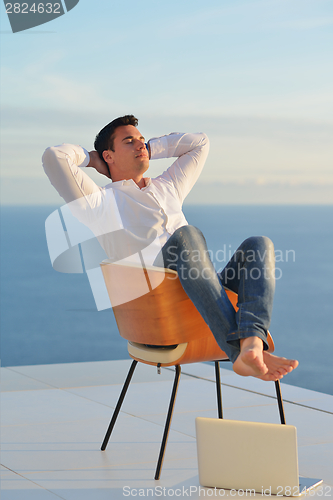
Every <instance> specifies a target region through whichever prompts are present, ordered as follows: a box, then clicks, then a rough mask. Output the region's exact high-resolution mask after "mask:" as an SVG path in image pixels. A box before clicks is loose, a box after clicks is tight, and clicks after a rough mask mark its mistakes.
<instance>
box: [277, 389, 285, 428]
mask: <svg viewBox="0 0 333 500" xmlns="http://www.w3.org/2000/svg"><path fill="white" fill-rule="evenodd" d="M275 389H276V397H277V400H278V406H279V412H280V420H281V424H285V423H286V417H285V414H284V408H283V401H282V394H281V385H280V380H276V381H275Z"/></svg>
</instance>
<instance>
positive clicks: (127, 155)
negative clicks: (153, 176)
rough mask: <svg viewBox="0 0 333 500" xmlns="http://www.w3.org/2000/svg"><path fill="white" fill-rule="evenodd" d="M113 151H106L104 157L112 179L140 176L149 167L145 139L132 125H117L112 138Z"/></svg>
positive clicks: (135, 178)
mask: <svg viewBox="0 0 333 500" xmlns="http://www.w3.org/2000/svg"><path fill="white" fill-rule="evenodd" d="M113 149H114V151H110V150H109V151H107V152H104V153H106V158H104V159H105V160H106V161H107V163H108V164H109V167H110V171H111V176H112V179H113V180H114V181H116V180H122V179H134V180H135V181H136V180H137V179H139V178H141V177H142V175H143V174H144V172H146V170H147V169H148V167H149V155H148V151H147V149H146V146H145V139H144V137H143V136H142V134H141V133H140V132H139V131H138V129H137V128H135V127H134V126H133V125H125V126H122V127H118V128H117V129H116V131H115V135H114V140H113Z"/></svg>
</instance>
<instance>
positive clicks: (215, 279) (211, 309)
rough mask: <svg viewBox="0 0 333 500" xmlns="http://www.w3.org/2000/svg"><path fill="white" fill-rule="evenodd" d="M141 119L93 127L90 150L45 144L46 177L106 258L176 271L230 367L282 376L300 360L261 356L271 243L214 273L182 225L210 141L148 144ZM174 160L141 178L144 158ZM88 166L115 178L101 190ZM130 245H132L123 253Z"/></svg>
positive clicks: (177, 137) (254, 242) (241, 252)
mask: <svg viewBox="0 0 333 500" xmlns="http://www.w3.org/2000/svg"><path fill="white" fill-rule="evenodd" d="M137 124H138V120H137V119H136V118H135V117H134V116H133V115H126V116H124V117H120V118H117V119H116V120H113V121H112V122H111V123H109V124H108V125H106V126H105V127H104V128H103V129H102V130H101V131H100V132H99V134H98V135H97V137H96V140H95V148H96V150H95V151H90V152H89V153H88V151H86V150H84V149H83V148H81V147H80V146H73V145H68V144H64V145H62V146H57V147H54V148H48V149H47V150H46V151H45V153H44V155H43V166H44V169H45V172H46V174H47V175H48V177H49V178H50V180H51V183H52V184H53V185H54V187H55V188H56V189H57V190H58V192H59V194H60V195H61V196H62V197H63V198H64V199H65V201H66V202H67V203H69V205H70V206H71V211H72V212H73V214H74V215H75V216H76V217H77V218H78V219H79V220H81V221H82V222H83V223H84V224H86V225H87V226H88V227H90V228H91V229H92V231H93V232H94V234H95V235H96V236H97V237H99V240H100V242H101V244H102V246H103V248H104V249H105V251H106V253H107V255H108V256H109V257H110V258H112V259H114V260H121V258H122V257H127V256H128V255H132V254H134V253H135V252H134V250H133V248H136V249H137V250H140V251H141V250H142V251H144V252H145V263H146V264H147V265H148V264H155V265H156V264H158V265H164V266H165V267H169V268H172V269H175V270H177V271H178V275H179V279H180V281H181V283H182V286H183V288H184V290H185V291H186V293H187V295H188V296H189V297H190V299H191V300H192V301H193V303H194V304H195V306H196V307H197V309H198V310H199V312H200V313H201V315H202V316H203V318H204V319H205V321H206V323H207V324H208V326H209V327H210V329H211V331H212V333H213V334H214V336H215V338H216V341H217V343H218V344H219V346H220V347H221V348H222V349H223V350H224V351H225V352H226V353H227V354H228V356H229V358H230V360H231V361H232V362H233V369H234V371H235V372H236V373H238V374H239V375H243V376H254V377H257V378H260V379H262V380H277V379H281V378H282V377H283V376H284V375H286V374H287V373H289V372H291V371H292V370H293V369H294V368H296V367H297V365H298V362H297V361H296V360H288V359H285V358H281V357H277V356H274V355H272V354H270V353H268V352H267V348H268V344H267V330H268V327H269V324H270V317H271V312H272V304H273V295H274V287H275V282H274V248H273V244H272V242H271V241H270V240H269V239H268V238H265V237H253V238H248V239H247V240H245V241H244V242H243V243H242V245H241V246H240V247H239V248H238V250H237V252H236V253H235V255H234V256H233V257H232V259H231V260H230V262H229V263H228V264H227V266H226V267H225V269H224V270H223V271H222V273H219V274H217V273H216V272H215V269H214V267H213V264H212V262H211V260H210V258H209V253H208V251H207V246H206V242H205V239H204V237H203V235H202V233H201V232H200V231H199V230H198V229H197V228H195V227H193V226H189V225H188V223H187V221H186V219H185V217H184V214H183V212H182V204H183V201H184V199H185V197H186V196H187V194H188V193H189V192H190V190H191V189H192V187H193V185H194V184H195V182H196V181H197V179H198V177H199V175H200V173H201V170H202V168H203V165H204V162H205V160H206V157H207V154H208V149H209V143H208V138H207V137H206V135H205V134H170V135H168V136H163V137H160V138H155V139H151V140H150V141H149V142H148V144H146V143H145V139H144V137H143V136H142V134H141V133H140V132H139V130H138V129H137ZM170 157H176V158H177V160H176V161H175V162H174V163H173V164H172V165H171V166H170V167H169V168H168V169H167V170H166V171H165V172H164V173H163V174H162V175H160V176H158V177H156V178H154V179H150V178H149V177H144V174H145V172H146V171H147V169H148V167H149V160H150V158H151V159H158V158H170ZM85 167H88V168H89V167H90V168H94V169H95V170H97V171H98V172H99V173H101V174H103V175H105V176H106V177H108V178H110V179H112V184H108V185H107V186H105V187H104V188H100V187H98V186H97V185H96V184H95V183H94V182H93V181H92V180H91V179H90V177H89V176H88V175H87V174H86V173H85V172H84V171H83V170H82V168H85ZM116 223H118V227H119V228H120V227H121V228H122V231H118V233H117V234H124V232H125V235H126V238H125V239H122V238H120V240H119V239H118V240H117V241H116V239H117V238H114V237H113V235H115V234H116V231H115V230H114V228H115V224H116ZM152 234H153V237H152ZM119 241H120V244H119ZM133 242H134V246H133ZM156 242H158V245H156V244H155V243H156ZM125 243H126V244H125ZM127 243H128V245H127ZM150 243H152V244H150ZM127 246H129V248H130V250H128V249H127V250H125V247H126V248H127ZM122 252H123V255H122ZM125 254H126V255H125ZM226 285H227V286H228V288H230V289H231V290H233V291H234V292H236V293H238V306H239V310H238V312H237V313H235V310H234V308H233V307H232V305H231V303H230V301H229V299H228V297H227V295H226V293H225V291H224V288H223V286H226Z"/></svg>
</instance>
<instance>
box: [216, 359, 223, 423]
mask: <svg viewBox="0 0 333 500" xmlns="http://www.w3.org/2000/svg"><path fill="white" fill-rule="evenodd" d="M215 380H216V395H217V411H218V415H219V418H223V409H222V392H221V373H220V363H219V362H218V361H215Z"/></svg>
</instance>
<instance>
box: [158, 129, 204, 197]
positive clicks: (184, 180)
mask: <svg viewBox="0 0 333 500" xmlns="http://www.w3.org/2000/svg"><path fill="white" fill-rule="evenodd" d="M149 146H150V151H151V159H159V158H171V157H177V158H178V159H177V160H176V161H175V162H174V163H173V164H172V165H171V166H170V167H169V168H168V169H167V170H166V171H165V172H164V173H163V174H162V175H160V176H159V177H157V178H156V181H161V182H163V181H164V182H172V183H173V184H174V185H175V187H176V189H177V192H178V195H179V198H180V201H181V203H182V202H183V201H184V199H185V197H186V196H187V195H188V193H189V192H190V191H191V189H192V187H193V186H194V184H195V183H196V181H197V180H198V177H199V175H200V174H201V171H202V169H203V166H204V164H205V161H206V158H207V155H208V151H209V139H208V137H207V136H206V134H203V133H198V134H176V133H174V134H170V135H165V136H163V137H159V138H156V139H151V140H150V141H149Z"/></svg>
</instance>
